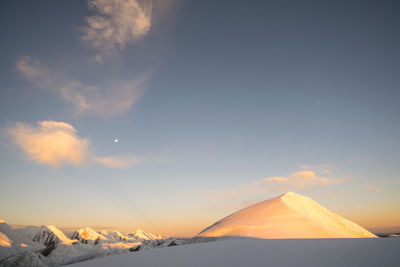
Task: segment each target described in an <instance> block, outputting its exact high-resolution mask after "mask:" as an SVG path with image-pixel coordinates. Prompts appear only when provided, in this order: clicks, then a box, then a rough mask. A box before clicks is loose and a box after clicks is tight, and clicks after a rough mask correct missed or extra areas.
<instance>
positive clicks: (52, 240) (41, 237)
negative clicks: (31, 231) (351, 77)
mask: <svg viewBox="0 0 400 267" xmlns="http://www.w3.org/2000/svg"><path fill="white" fill-rule="evenodd" d="M33 241H35V242H40V243H43V244H44V245H46V246H47V245H50V244H58V243H63V244H72V243H74V241H73V240H71V239H69V238H68V237H66V236H65V234H64V233H63V232H61V231H60V230H59V229H58V228H57V227H55V226H54V225H42V226H41V227H40V230H39V232H37V233H36V235H35V236H34V237H33Z"/></svg>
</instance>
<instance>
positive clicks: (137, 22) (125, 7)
mask: <svg viewBox="0 0 400 267" xmlns="http://www.w3.org/2000/svg"><path fill="white" fill-rule="evenodd" d="M89 8H90V9H92V10H94V11H96V12H98V14H96V15H94V16H90V17H86V21H87V24H86V25H85V26H82V27H81V28H80V30H81V32H82V40H84V41H85V42H87V43H88V44H89V46H90V47H91V48H93V49H95V50H97V51H99V54H98V55H97V56H96V60H97V61H99V62H102V60H103V57H104V55H110V54H114V53H116V52H117V51H119V50H123V49H124V48H125V46H126V45H127V44H130V43H134V42H135V41H137V40H139V39H140V38H142V37H143V36H145V35H146V34H147V33H148V32H149V30H150V27H151V16H152V1H148V0H143V1H138V0H89Z"/></svg>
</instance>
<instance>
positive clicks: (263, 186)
mask: <svg viewBox="0 0 400 267" xmlns="http://www.w3.org/2000/svg"><path fill="white" fill-rule="evenodd" d="M327 166H328V165H324V168H320V167H318V166H311V165H301V168H302V169H303V170H302V171H298V172H293V173H290V174H289V175H286V176H273V177H267V178H265V179H262V180H258V181H254V182H251V183H249V184H246V185H240V186H238V187H237V188H225V189H221V190H209V191H206V192H203V195H204V196H205V197H207V198H212V199H221V200H229V199H239V198H240V199H244V198H246V197H248V196H250V195H252V196H254V195H259V194H263V193H268V192H285V191H289V190H302V189H310V188H316V187H324V186H329V185H335V184H336V185H337V184H341V183H343V182H345V181H346V179H345V178H341V177H334V176H333V174H332V171H331V170H329V169H327V168H326V167H327ZM307 167H309V169H314V171H313V170H304V169H307ZM329 168H331V167H329ZM317 170H318V171H317ZM323 170H329V174H327V175H326V176H323V175H321V173H320V171H323ZM325 173H327V172H325Z"/></svg>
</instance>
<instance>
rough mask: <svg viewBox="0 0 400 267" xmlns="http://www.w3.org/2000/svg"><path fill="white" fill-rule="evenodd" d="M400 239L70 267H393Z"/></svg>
mask: <svg viewBox="0 0 400 267" xmlns="http://www.w3.org/2000/svg"><path fill="white" fill-rule="evenodd" d="M399 251H400V239H397V238H372V239H365V238H355V239H282V240H276V239H251V238H241V239H228V240H219V241H216V242H208V243H196V244H191V245H183V246H176V247H167V248H162V249H152V250H146V251H140V252H138V253H127V254H122V255H112V256H107V257H103V258H100V259H95V260H90V261H86V262H80V263H77V264H73V265H71V267H92V266H93V267H95V266H96V267H105V266H107V267H108V266H118V267H128V266H129V267H131V266H135V267H148V266H152V267H158V266H160V267H161V266H162V267H188V266H191V267H200V266H201V267H203V266H209V267H213V266H215V267H236V266H238V267H243V266H246V267H265V266H275V267H276V266H284V267H292V266H300V267H302V266H304V267H313V266H316V267H319V266H324V267H337V266H340V267H347V266H348V267H353V266H363V267H370V266H371V267H375V266H385V267H392V266H393V267H397V266H400V257H399V256H398V252H399Z"/></svg>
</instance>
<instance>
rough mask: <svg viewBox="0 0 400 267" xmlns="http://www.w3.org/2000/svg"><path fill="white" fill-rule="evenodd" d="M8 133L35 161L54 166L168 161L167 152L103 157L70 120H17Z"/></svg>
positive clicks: (123, 166)
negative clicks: (18, 121)
mask: <svg viewBox="0 0 400 267" xmlns="http://www.w3.org/2000/svg"><path fill="white" fill-rule="evenodd" d="M5 132H6V134H7V135H8V136H9V137H10V138H11V139H12V140H13V142H14V143H15V144H17V145H18V146H19V147H20V148H21V149H22V151H23V152H24V153H25V154H26V155H27V156H28V157H29V158H30V159H32V160H34V161H36V162H38V163H41V164H46V165H50V166H54V167H59V166H62V165H64V164H72V165H81V164H83V163H97V164H101V165H103V166H106V167H109V168H127V167H130V166H134V165H138V164H143V163H147V162H168V161H169V159H168V158H166V157H165V155H163V154H160V155H144V156H135V155H122V156H120V155H119V156H106V157H99V156H96V155H94V154H92V153H90V152H89V150H90V149H89V140H88V139H85V138H81V137H80V136H78V134H77V131H76V130H75V128H74V127H73V126H72V125H71V124H69V123H66V122H59V121H39V122H38V123H37V125H33V126H32V125H29V124H26V123H16V124H14V125H13V126H11V127H9V128H7V129H5Z"/></svg>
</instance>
